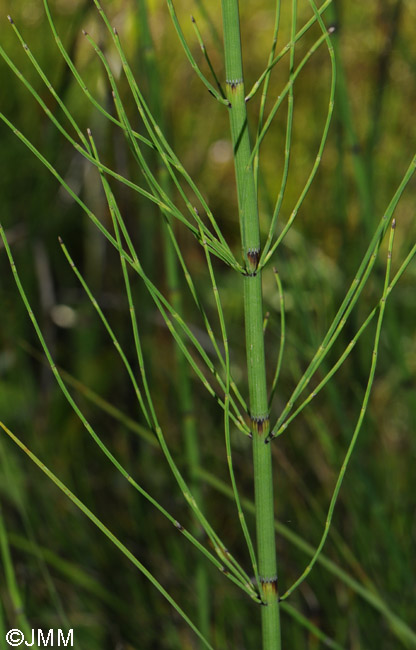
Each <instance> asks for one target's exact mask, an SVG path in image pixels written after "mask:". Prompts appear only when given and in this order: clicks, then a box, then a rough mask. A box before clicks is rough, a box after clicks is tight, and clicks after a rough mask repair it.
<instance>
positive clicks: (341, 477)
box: [281, 219, 396, 600]
mask: <svg viewBox="0 0 416 650" xmlns="http://www.w3.org/2000/svg"><path fill="white" fill-rule="evenodd" d="M395 228H396V221H395V220H394V219H393V222H392V226H391V233H390V240H389V246H388V253H387V265H386V274H385V278H384V289H383V295H382V298H381V303H380V311H379V317H378V320H377V327H376V333H375V337H374V347H373V354H372V360H371V367H370V373H369V377H368V381H367V387H366V390H365V393H364V398H363V402H362V405H361V409H360V414H359V417H358V420H357V424H356V426H355V429H354V433H353V436H352V438H351V442H350V444H349V447H348V450H347V453H346V455H345V458H344V462H343V463H342V467H341V470H340V472H339V475H338V479H337V482H336V485H335V489H334V492H333V495H332V498H331V502H330V505H329V509H328V515H327V518H326V522H325V530H324V532H323V535H322V537H321V541H320V542H319V544H318V547H317V549H316V551H315V554H314V556H313V557H312V559H311V561H310V562H309V564H308V566H307V567H306V569H305V570H304V572H303V573H302V575H301V576H300V577H299V578H298V579H297V580H296V581H295V582H294V583H293V585H292V586H291V587H289V589H287V590H286V591H285V593H284V594H283V596H282V597H281V599H282V600H285V599H286V598H288V597H289V596H290V594H291V593H293V591H294V590H295V589H296V588H297V587H298V586H299V585H300V584H301V582H303V581H304V580H305V578H306V577H307V576H308V575H309V573H310V572H311V570H312V568H313V566H314V565H315V563H316V560H317V558H318V557H319V554H320V553H321V551H322V548H323V547H324V544H325V542H326V539H327V537H328V533H329V529H330V526H331V522H332V516H333V513H334V509H335V504H336V502H337V499H338V494H339V491H340V489H341V486H342V482H343V480H344V476H345V472H346V471H347V467H348V463H349V461H350V458H351V456H352V453H353V451H354V448H355V445H356V442H357V439H358V436H359V433H360V431H361V427H362V424H363V421H364V416H365V414H366V411H367V407H368V402H369V400H370V394H371V389H372V387H373V382H374V375H375V371H376V365H377V357H378V348H379V344H380V334H381V327H382V324H383V318H384V312H385V308H386V298H387V291H388V287H389V282H390V270H391V258H392V251H393V242H394V233H395Z"/></svg>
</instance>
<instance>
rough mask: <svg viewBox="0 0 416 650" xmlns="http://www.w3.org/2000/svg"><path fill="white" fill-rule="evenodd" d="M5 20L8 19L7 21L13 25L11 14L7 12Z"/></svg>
mask: <svg viewBox="0 0 416 650" xmlns="http://www.w3.org/2000/svg"><path fill="white" fill-rule="evenodd" d="M7 20H8V21H9V23H10V24H11V25H14V20H13V18H12V17H11V16H9V14H7Z"/></svg>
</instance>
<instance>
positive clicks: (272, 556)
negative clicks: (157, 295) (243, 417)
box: [222, 0, 281, 650]
mask: <svg viewBox="0 0 416 650" xmlns="http://www.w3.org/2000/svg"><path fill="white" fill-rule="evenodd" d="M222 12H223V27H224V51H225V69H226V95H227V99H228V100H229V102H230V106H229V112H230V128H231V136H232V141H233V148H234V164H235V172H236V182H237V195H238V208H239V219H240V231H241V243H242V253H243V258H244V262H245V268H246V271H245V276H244V316H245V330H246V354H247V373H248V384H249V397H250V415H251V423H252V427H251V428H252V434H253V466H254V495H255V504H256V532H257V554H258V566H259V575H260V585H259V587H260V590H261V596H262V601H263V605H264V606H263V607H262V636H263V644H262V645H263V650H280V649H281V641H280V617H279V598H278V592H277V562H276V549H275V532H274V503H273V472H272V458H271V449H270V445H266V444H265V440H266V438H267V435H268V433H269V412H268V399H267V384H266V364H265V354H264V338H263V296H262V282H261V271H260V270H258V262H259V259H260V228H259V218H258V204H257V192H256V187H255V179H254V173H253V167H252V163H251V162H250V160H251V144H250V136H249V131H248V124H247V110H246V103H245V92H244V75H243V64H242V53H241V38H240V19H239V8H238V0H222Z"/></svg>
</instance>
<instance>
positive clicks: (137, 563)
mask: <svg viewBox="0 0 416 650" xmlns="http://www.w3.org/2000/svg"><path fill="white" fill-rule="evenodd" d="M0 427H1V428H2V429H3V431H4V432H5V433H6V434H7V435H8V436H9V438H10V439H11V440H13V442H14V443H15V444H16V445H17V446H18V447H20V449H21V450H22V451H24V453H25V454H26V455H27V456H28V457H29V458H30V459H31V460H32V461H33V462H34V463H35V465H37V466H38V467H39V469H40V470H41V471H42V472H43V473H44V474H45V475H46V476H47V477H48V478H49V479H50V480H51V481H52V482H53V483H55V485H56V486H57V487H58V488H59V489H60V490H61V491H62V492H63V493H64V494H65V495H66V496H67V497H68V499H70V500H71V501H72V503H74V504H75V505H76V507H77V508H78V509H79V510H81V512H83V513H84V515H86V516H87V517H88V519H89V520H90V521H92V523H93V524H94V525H95V526H96V527H97V528H98V529H99V530H101V532H102V533H104V535H105V536H106V537H107V538H108V539H109V540H110V541H111V543H112V544H114V546H116V547H117V548H118V549H119V551H121V552H122V553H123V555H124V556H125V557H126V558H127V559H128V560H129V561H130V562H131V563H132V564H133V565H134V566H135V567H136V568H137V569H139V571H140V572H141V573H143V575H144V576H145V577H146V578H147V579H148V580H149V581H150V582H151V583H152V585H153V586H154V587H156V589H157V590H158V591H159V592H160V593H161V594H162V596H163V597H164V598H166V600H167V601H168V603H169V604H170V605H171V606H172V607H173V608H174V609H175V610H176V611H177V612H178V614H179V615H180V616H181V617H182V618H183V619H184V621H186V623H187V624H188V625H189V627H190V628H191V629H192V630H193V631H194V632H195V634H196V635H197V636H198V637H199V638H200V639H201V641H202V642H203V643H204V644H205V646H206V647H207V648H209V649H210V650H214V648H213V647H212V646H211V645H210V644H209V643H208V641H207V640H206V639H205V638H204V637H203V635H202V634H201V632H200V631H199V630H198V628H197V627H196V626H195V625H194V623H192V621H191V620H190V618H189V617H188V616H187V614H185V612H184V611H183V609H181V607H179V605H178V604H177V602H176V601H175V600H174V599H173V598H172V596H171V595H170V594H169V593H168V592H167V591H166V589H165V588H164V587H163V586H162V585H161V584H160V582H159V581H158V580H156V578H155V577H154V576H153V574H152V573H150V571H149V570H148V569H146V567H145V566H144V565H143V564H142V563H141V562H140V560H138V559H137V558H136V557H135V556H134V555H133V553H131V551H129V549H128V548H127V547H126V546H125V545H124V544H123V543H122V542H121V541H120V540H119V539H118V537H116V536H115V535H114V534H113V533H112V532H111V531H110V530H109V529H108V528H107V526H105V525H104V524H103V523H102V521H101V520H100V519H98V517H96V516H95V515H94V513H93V512H91V510H90V509H89V508H87V506H86V505H85V504H84V503H83V502H82V501H80V499H78V497H76V496H75V494H74V493H73V492H71V490H70V489H69V488H68V487H67V486H66V485H65V484H64V483H62V481H60V480H59V478H58V477H57V476H55V474H53V472H51V470H50V469H48V468H47V467H46V465H44V464H43V463H42V461H41V460H39V458H38V457H37V456H35V454H34V453H32V452H31V451H30V449H28V448H27V447H26V445H24V444H23V442H22V441H21V440H19V438H17V436H15V435H14V433H12V432H11V431H10V429H8V428H7V426H6V425H5V424H4V423H3V422H1V421H0Z"/></svg>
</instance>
